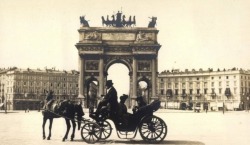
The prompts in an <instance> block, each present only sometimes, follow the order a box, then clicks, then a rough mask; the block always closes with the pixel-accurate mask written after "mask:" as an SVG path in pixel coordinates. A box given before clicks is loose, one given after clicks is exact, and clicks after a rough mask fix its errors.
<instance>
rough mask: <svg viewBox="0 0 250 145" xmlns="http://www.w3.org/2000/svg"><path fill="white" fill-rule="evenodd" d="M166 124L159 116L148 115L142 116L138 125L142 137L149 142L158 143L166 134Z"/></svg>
mask: <svg viewBox="0 0 250 145" xmlns="http://www.w3.org/2000/svg"><path fill="white" fill-rule="evenodd" d="M167 131H168V129H167V125H166V123H165V122H164V121H163V120H162V119H161V118H159V117H156V116H149V117H146V118H144V119H143V120H142V121H141V123H140V125H139V132H140V135H141V137H142V139H143V140H144V141H146V142H149V143H159V142H161V141H162V140H163V139H164V138H165V137H166V135H167Z"/></svg>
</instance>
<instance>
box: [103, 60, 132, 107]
mask: <svg viewBox="0 0 250 145" xmlns="http://www.w3.org/2000/svg"><path fill="white" fill-rule="evenodd" d="M107 80H112V81H113V83H114V87H115V88H116V91H117V96H118V102H120V96H121V95H122V94H127V95H129V94H130V93H129V87H130V76H129V69H128V67H127V66H126V65H124V64H122V63H114V64H112V65H111V66H110V67H109V68H108V75H107ZM129 102H130V101H129V98H128V99H127V100H126V102H125V104H126V105H127V106H128V107H129Z"/></svg>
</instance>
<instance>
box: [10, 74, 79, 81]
mask: <svg viewBox="0 0 250 145" xmlns="http://www.w3.org/2000/svg"><path fill="white" fill-rule="evenodd" d="M7 77H8V78H7V79H14V78H15V79H29V80H53V81H77V80H78V77H76V76H74V77H58V76H56V77H51V76H40V75H39V76H32V75H15V76H14V75H11V76H7Z"/></svg>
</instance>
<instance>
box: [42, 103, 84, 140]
mask: <svg viewBox="0 0 250 145" xmlns="http://www.w3.org/2000/svg"><path fill="white" fill-rule="evenodd" d="M42 114H43V125H42V128H43V139H45V138H46V135H45V125H46V121H47V120H48V119H49V121H50V124H49V135H48V137H47V140H50V138H51V129H52V124H53V119H54V118H60V117H63V118H64V119H65V121H66V125H67V130H66V133H65V135H64V137H63V139H62V141H65V140H66V139H67V138H68V133H69V129H70V127H71V125H70V121H71V123H72V126H73V131H72V134H71V141H73V140H74V137H75V128H76V122H78V130H79V129H80V126H81V119H82V116H83V115H84V112H83V109H82V106H81V104H73V103H71V102H70V101H69V100H64V101H61V102H56V101H54V102H53V103H52V106H51V107H50V110H44V111H42ZM75 115H76V116H77V118H76V119H77V121H75Z"/></svg>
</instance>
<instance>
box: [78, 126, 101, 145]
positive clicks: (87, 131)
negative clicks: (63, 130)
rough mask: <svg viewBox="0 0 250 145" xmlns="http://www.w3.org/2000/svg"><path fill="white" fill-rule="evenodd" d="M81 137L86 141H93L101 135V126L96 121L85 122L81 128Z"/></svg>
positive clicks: (97, 139)
mask: <svg viewBox="0 0 250 145" xmlns="http://www.w3.org/2000/svg"><path fill="white" fill-rule="evenodd" d="M81 136H82V139H83V140H84V141H85V142H87V143H95V142H97V141H99V139H100V137H101V128H100V126H99V125H98V124H97V123H93V122H90V123H86V124H84V125H83V127H82V129H81Z"/></svg>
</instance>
